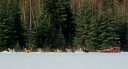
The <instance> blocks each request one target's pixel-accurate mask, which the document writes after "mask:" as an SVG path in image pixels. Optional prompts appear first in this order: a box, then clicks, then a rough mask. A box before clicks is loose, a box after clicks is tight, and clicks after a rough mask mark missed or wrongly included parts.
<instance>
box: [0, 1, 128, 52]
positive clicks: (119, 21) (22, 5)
mask: <svg viewBox="0 0 128 69" xmlns="http://www.w3.org/2000/svg"><path fill="white" fill-rule="evenodd" d="M111 47H120V48H121V50H122V51H128V0H0V51H4V50H7V49H8V48H10V49H15V50H17V51H22V50H24V49H31V50H32V51H36V50H37V49H38V48H41V49H43V50H44V51H48V52H49V51H50V52H51V51H54V50H56V49H60V50H62V51H65V50H66V49H67V48H68V49H79V48H81V49H88V50H89V51H97V50H102V49H109V48H111Z"/></svg>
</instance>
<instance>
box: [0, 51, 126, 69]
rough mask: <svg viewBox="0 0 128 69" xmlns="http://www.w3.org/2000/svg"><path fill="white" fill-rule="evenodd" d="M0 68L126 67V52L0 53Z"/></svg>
mask: <svg viewBox="0 0 128 69" xmlns="http://www.w3.org/2000/svg"><path fill="white" fill-rule="evenodd" d="M0 69H128V53H124V52H121V53H37V52H35V53H2V52H1V53H0Z"/></svg>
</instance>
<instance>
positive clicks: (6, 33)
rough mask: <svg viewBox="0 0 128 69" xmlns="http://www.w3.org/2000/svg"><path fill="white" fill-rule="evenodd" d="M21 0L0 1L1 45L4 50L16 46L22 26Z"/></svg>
mask: <svg viewBox="0 0 128 69" xmlns="http://www.w3.org/2000/svg"><path fill="white" fill-rule="evenodd" d="M19 11H20V10H19V1H17V0H9V1H8V0H5V1H3V0H2V1H1V3H0V16H1V17H0V46H1V48H2V50H5V49H7V48H14V46H15V44H16V42H17V40H18V31H19V26H20V22H21V21H20V12H19Z"/></svg>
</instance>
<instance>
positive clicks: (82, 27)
mask: <svg viewBox="0 0 128 69" xmlns="http://www.w3.org/2000/svg"><path fill="white" fill-rule="evenodd" d="M92 15H93V13H92V6H91V4H90V2H89V1H84V3H83V5H82V7H81V8H80V11H79V12H78V13H77V15H76V17H75V23H76V35H75V38H74V45H78V46H80V47H82V46H86V44H87V42H86V41H87V40H88V39H87V38H88V35H89V33H90V23H91V18H92Z"/></svg>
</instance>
